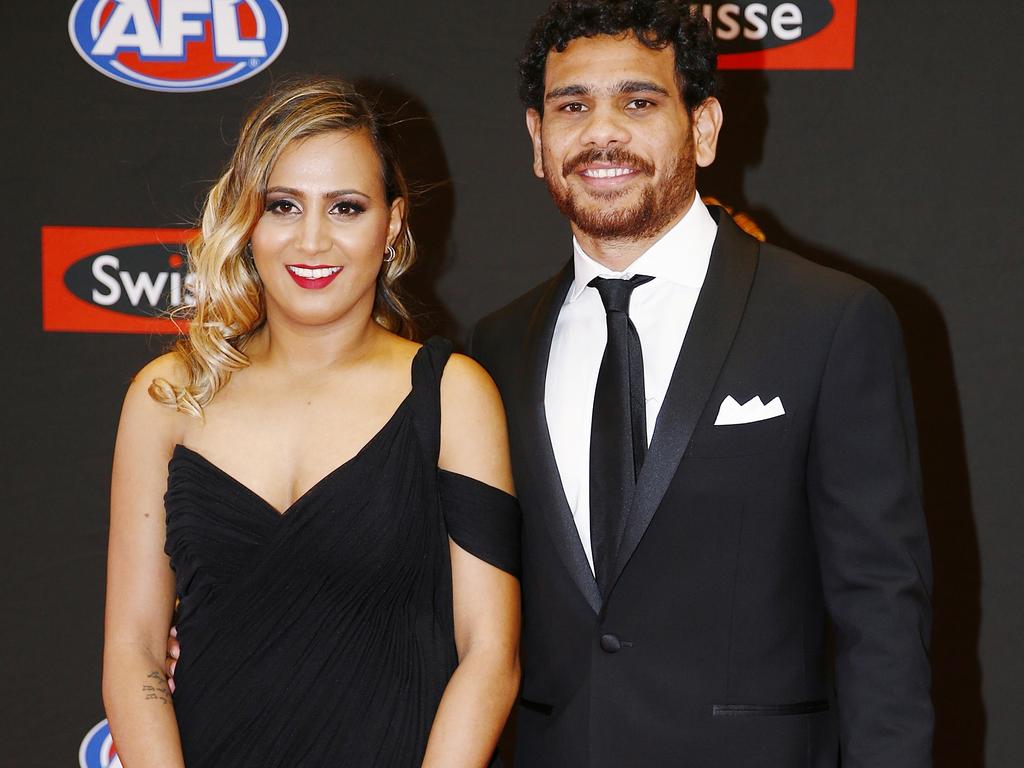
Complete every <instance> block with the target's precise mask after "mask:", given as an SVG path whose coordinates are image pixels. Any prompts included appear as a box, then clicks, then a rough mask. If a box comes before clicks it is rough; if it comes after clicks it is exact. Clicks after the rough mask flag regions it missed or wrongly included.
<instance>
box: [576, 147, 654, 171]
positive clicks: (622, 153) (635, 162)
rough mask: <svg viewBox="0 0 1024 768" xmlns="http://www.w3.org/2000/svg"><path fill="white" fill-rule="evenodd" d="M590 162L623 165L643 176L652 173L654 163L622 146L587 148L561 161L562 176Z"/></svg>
mask: <svg viewBox="0 0 1024 768" xmlns="http://www.w3.org/2000/svg"><path fill="white" fill-rule="evenodd" d="M591 163H609V164H611V165H624V166H628V167H630V168H633V169H634V170H636V171H638V172H639V173H642V174H644V175H645V176H653V175H654V164H653V163H650V162H648V161H647V160H644V159H643V158H641V157H638V156H637V155H634V154H633V153H632V152H630V151H629V150H627V149H623V148H622V147H613V148H612V149H588V150H585V151H583V152H580V153H579V154H578V155H574V156H573V157H571V158H569V159H568V160H566V161H565V162H564V163H562V176H569V175H570V174H573V173H576V172H577V171H579V170H580V169H581V168H583V167H585V166H587V165H590V164H591Z"/></svg>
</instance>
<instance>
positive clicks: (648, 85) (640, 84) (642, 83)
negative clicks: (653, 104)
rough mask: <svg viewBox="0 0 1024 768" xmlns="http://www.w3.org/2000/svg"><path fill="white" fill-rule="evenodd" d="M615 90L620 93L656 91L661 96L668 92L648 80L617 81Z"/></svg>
mask: <svg viewBox="0 0 1024 768" xmlns="http://www.w3.org/2000/svg"><path fill="white" fill-rule="evenodd" d="M616 90H617V91H618V92H619V93H620V94H622V93H657V94H661V95H662V96H668V95H669V92H668V91H667V90H665V89H664V88H663V87H662V86H660V85H658V84H657V83H652V82H650V81H649V80H625V81H623V82H621V83H619V85H618V87H617V88H616Z"/></svg>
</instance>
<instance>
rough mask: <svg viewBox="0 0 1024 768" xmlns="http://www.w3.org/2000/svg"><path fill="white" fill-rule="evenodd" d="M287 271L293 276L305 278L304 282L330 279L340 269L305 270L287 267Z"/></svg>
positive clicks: (303, 268) (304, 268)
mask: <svg viewBox="0 0 1024 768" xmlns="http://www.w3.org/2000/svg"><path fill="white" fill-rule="evenodd" d="M288 271H289V272H291V273H292V274H293V275H296V276H298V277H302V278H305V279H306V280H318V279H319V278H321V277H330V276H331V275H334V274H337V273H338V272H340V271H341V267H316V268H315V269H307V268H306V267H293V266H290V265H289V267H288Z"/></svg>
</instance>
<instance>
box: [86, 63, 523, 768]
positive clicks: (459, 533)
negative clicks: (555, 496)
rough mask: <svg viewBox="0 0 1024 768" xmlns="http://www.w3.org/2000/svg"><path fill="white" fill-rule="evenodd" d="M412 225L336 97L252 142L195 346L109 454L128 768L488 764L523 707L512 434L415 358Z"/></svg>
mask: <svg viewBox="0 0 1024 768" xmlns="http://www.w3.org/2000/svg"><path fill="white" fill-rule="evenodd" d="M407 214H408V195H407V191H406V187H405V183H404V181H403V178H402V175H401V171H400V169H399V168H398V166H397V164H396V161H395V158H394V155H393V153H392V152H391V151H390V150H389V149H388V147H387V145H386V144H385V142H384V141H383V139H382V136H381V128H380V125H379V123H378V121H377V119H376V118H375V117H374V115H373V114H372V112H371V111H370V110H369V108H368V107H367V105H366V103H365V102H364V101H363V99H362V98H360V97H359V96H358V95H357V94H356V93H355V92H354V91H353V90H352V89H351V88H350V87H349V86H348V85H346V84H344V83H341V82H337V81H332V80H306V81H300V82H296V83H293V84H290V85H286V86H284V87H280V88H278V89H277V90H275V92H273V93H272V94H271V95H270V96H269V97H268V98H267V99H265V100H264V101H263V102H262V103H261V104H260V105H259V106H257V107H256V109H255V110H254V111H253V113H252V114H251V115H249V117H248V119H247V120H246V122H245V124H244V126H243V129H242V133H241V136H240V138H239V142H238V146H237V147H236V149H235V152H234V155H233V157H232V159H231V162H230V164H229V166H228V169H227V171H226V172H225V173H224V175H223V176H222V177H221V179H220V180H219V181H218V182H217V184H216V185H215V186H214V187H213V189H212V191H211V192H210V195H209V198H208V200H207V202H206V206H205V209H204V212H203V218H202V231H201V234H200V235H199V236H198V237H197V239H196V241H195V242H194V243H193V244H192V247H191V249H190V260H191V266H192V269H193V271H194V272H195V277H196V282H195V286H194V292H195V295H196V305H195V308H194V312H193V314H192V317H191V325H190V328H189V334H188V337H187V338H185V339H184V340H182V341H181V342H180V343H179V344H178V345H177V347H176V349H175V351H174V352H173V353H171V354H168V355H165V356H163V357H161V358H158V359H157V360H155V361H153V362H152V363H150V364H149V365H148V366H147V367H146V368H144V369H143V370H142V372H141V373H140V374H139V375H138V376H137V377H136V378H135V381H134V382H133V383H132V385H131V387H130V388H129V391H128V394H127V396H126V399H125V403H124V409H123V412H122V416H121V423H120V427H119V430H118V437H117V447H116V449H115V454H114V469H113V482H112V494H111V525H110V550H109V569H108V585H107V609H106V636H105V645H104V673H103V691H104V702H105V704H106V708H107V713H108V715H109V719H110V723H111V729H112V731H113V734H114V738H115V740H116V742H117V745H118V749H119V753H120V755H121V759H122V762H123V763H124V764H125V765H126V766H128V767H129V768H144V767H145V766H183V765H188V766H189V768H202V767H203V766H217V768H230V767H231V766H277V765H289V766H292V765H296V766H341V765H345V766H371V765H372V766H414V765H421V764H422V765H424V766H483V765H487V764H488V762H489V760H490V759H491V755H492V754H493V751H494V747H495V743H496V741H497V738H498V735H499V733H500V731H501V728H502V725H503V723H504V722H505V718H506V716H507V715H508V712H509V709H510V708H511V705H512V700H513V698H514V696H515V692H516V689H517V687H518V666H517V663H518V662H517V655H518V647H517V644H518V633H519V608H518V605H519V586H518V581H517V580H516V578H515V576H514V575H513V574H514V573H515V571H516V568H517V559H518V553H517V551H516V547H517V546H518V528H517V526H518V517H517V511H516V507H515V503H514V499H512V497H511V496H510V495H509V493H511V490H512V486H511V476H510V470H509V459H508V450H507V439H506V434H505V424H504V415H503V409H502V406H501V402H500V400H499V397H498V394H497V392H496V389H495V387H494V385H493V383H492V382H491V381H490V379H489V378H488V376H487V375H486V374H485V373H484V372H483V370H482V369H481V368H479V367H478V366H477V365H476V364H475V363H473V362H472V361H471V360H469V359H468V358H465V357H462V356H459V355H455V356H452V357H451V359H450V360H449V359H448V356H449V353H450V346H449V345H448V344H447V342H444V341H442V340H438V339H432V340H431V341H428V342H427V343H426V344H425V345H423V346H422V347H421V346H419V345H417V344H415V343H413V342H412V341H409V340H408V339H407V338H405V336H406V335H407V333H408V328H409V325H410V323H409V317H408V315H407V313H406V312H405V310H404V308H403V307H402V304H401V302H400V300H399V299H398V297H397V295H396V293H395V291H394V284H395V281H396V279H397V278H398V277H399V276H400V275H401V274H402V273H403V272H405V271H406V269H408V267H409V265H410V264H411V262H412V259H413V243H412V239H411V237H410V235H409V230H408V222H407ZM165 494H166V495H165ZM165 505H166V506H165ZM165 518H166V519H165ZM176 599H177V600H178V601H179V604H178V609H177V618H176V622H177V628H178V637H179V639H180V641H181V649H182V653H181V659H180V660H179V662H178V664H177V668H176V670H175V682H176V688H175V691H174V694H173V701H172V697H171V695H170V694H169V692H168V689H167V683H166V678H165V676H164V674H163V672H162V667H163V662H164V649H165V644H166V638H167V631H168V627H169V625H170V623H171V621H172V615H173V614H174V610H175V601H176Z"/></svg>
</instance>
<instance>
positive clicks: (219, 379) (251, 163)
mask: <svg viewBox="0 0 1024 768" xmlns="http://www.w3.org/2000/svg"><path fill="white" fill-rule="evenodd" d="M384 130H385V128H384V124H383V121H382V118H381V117H380V116H379V115H378V114H377V113H376V112H374V110H373V109H372V108H371V107H370V106H369V104H368V103H367V101H366V99H364V98H363V97H362V96H360V95H359V93H357V92H356V90H355V89H354V88H353V87H352V86H351V85H350V84H348V83H346V82H344V81H342V80H337V79H333V78H301V79H292V80H288V81H285V82H282V83H280V84H278V85H277V86H276V87H274V89H273V90H272V91H271V92H270V93H269V94H268V95H267V96H266V97H265V98H264V99H263V100H262V101H261V102H260V103H259V104H258V105H257V106H256V108H255V109H253V111H252V112H251V113H250V114H249V115H248V117H246V119H245V122H244V123H243V125H242V131H241V134H240V135H239V138H238V144H237V146H236V147H235V151H234V153H233V154H232V156H231V160H230V162H229V163H228V166H227V169H226V170H225V171H224V173H223V175H222V176H221V177H220V179H218V181H217V183H216V184H214V185H213V188H212V189H211V190H210V193H209V195H208V196H207V198H206V202H205V204H204V206H203V213H202V219H201V226H200V231H199V233H198V234H197V235H196V237H195V238H194V239H193V240H192V241H191V242H190V243H189V246H188V261H189V269H190V271H191V272H192V274H193V278H192V279H193V280H194V282H193V283H192V293H193V296H194V298H195V304H194V305H193V306H191V307H186V308H183V310H182V311H181V312H180V313H178V316H179V317H182V318H183V319H187V320H188V321H189V330H188V335H187V336H185V337H182V338H181V339H180V340H179V341H178V342H177V344H176V345H175V347H174V349H175V351H176V352H177V354H178V357H179V358H180V360H181V362H182V363H183V364H184V367H185V371H186V373H187V381H186V382H185V383H184V384H181V385H176V384H172V383H170V382H169V381H167V380H166V379H154V381H153V383H152V384H151V385H150V387H149V394H150V396H151V397H153V399H155V400H157V401H158V402H160V403H163V404H165V405H169V406H172V407H174V408H175V409H176V410H178V411H180V412H182V413H187V414H189V415H192V416H196V417H199V418H202V416H203V407H204V406H206V405H207V404H208V403H209V402H210V401H211V400H212V399H213V397H214V395H216V394H217V392H218V391H219V390H220V389H221V388H222V387H223V386H224V385H225V384H227V383H228V381H229V379H230V378H231V374H232V373H234V372H235V371H239V370H242V369H243V368H245V367H247V366H248V365H249V358H248V357H247V356H246V354H245V345H246V342H247V341H248V340H249V339H250V338H251V337H252V336H253V334H255V333H256V332H257V331H258V330H259V329H260V328H262V326H263V324H264V323H265V322H266V308H265V304H264V298H263V286H262V283H261V282H260V278H259V275H258V274H257V273H256V269H255V267H254V266H253V263H252V257H251V255H250V254H249V253H248V250H247V249H248V243H249V238H250V236H251V235H252V231H253V229H254V228H255V226H256V223H257V222H258V221H259V219H260V217H261V216H262V215H263V212H264V206H265V204H266V190H267V180H268V179H269V178H270V173H271V170H272V169H273V167H274V165H275V163H276V162H277V160H278V158H279V157H280V156H281V153H282V152H283V151H284V149H285V148H286V147H288V146H289V145H290V144H291V143H292V142H295V141H299V140H301V139H306V138H309V137H311V136H316V135H319V134H323V133H329V132H331V131H366V132H367V134H368V135H369V136H370V138H371V139H372V141H373V145H374V147H375V148H376V150H377V154H378V156H379V157H380V164H381V174H382V176H383V181H384V191H385V194H386V197H387V202H388V204H391V203H393V202H394V201H395V200H396V199H398V198H401V199H402V200H404V201H405V205H404V206H403V213H402V225H401V230H400V231H399V234H398V237H397V238H396V239H395V242H394V243H392V245H393V246H394V248H395V252H396V253H395V257H394V259H393V260H391V261H390V262H383V264H382V267H381V271H380V274H379V275H378V276H377V291H376V298H375V301H374V307H373V319H374V320H375V321H376V322H377V323H379V324H380V325H381V326H383V327H384V328H386V329H388V330H389V331H392V332H394V333H397V334H400V335H402V336H405V337H407V338H413V336H414V334H415V329H414V327H413V323H412V318H411V316H410V314H409V311H408V310H407V309H406V307H405V305H404V304H403V302H402V299H401V296H400V294H399V292H398V290H397V287H396V282H397V281H398V279H399V278H400V277H401V276H402V275H403V274H404V273H405V272H406V271H408V269H409V267H411V266H412V263H413V261H414V260H415V255H416V249H415V244H414V242H413V239H412V234H411V233H410V231H409V221H408V216H409V189H408V185H407V184H406V181H405V177H404V176H403V174H402V170H401V168H400V167H399V165H398V160H397V157H396V155H395V152H394V151H393V149H392V147H391V146H390V145H389V143H388V142H387V141H386V140H385V138H384V135H383V134H384ZM382 256H383V254H382Z"/></svg>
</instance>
